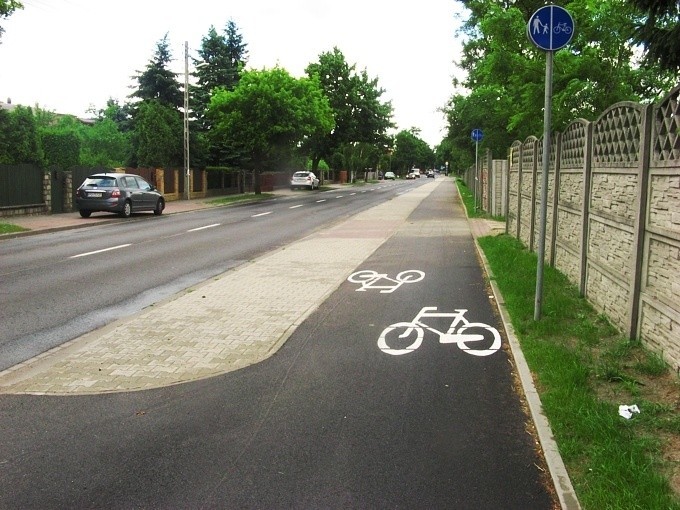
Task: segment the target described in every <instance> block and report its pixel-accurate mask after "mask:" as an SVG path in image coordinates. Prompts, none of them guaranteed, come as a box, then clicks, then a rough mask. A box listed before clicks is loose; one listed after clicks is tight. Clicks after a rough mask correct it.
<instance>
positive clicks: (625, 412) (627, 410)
mask: <svg viewBox="0 0 680 510" xmlns="http://www.w3.org/2000/svg"><path fill="white" fill-rule="evenodd" d="M634 413H637V414H640V408H639V407H638V406H637V405H635V404H633V405H632V406H627V405H620V406H619V415H621V416H623V417H624V418H625V419H626V420H630V419H631V418H632V417H633V414H634Z"/></svg>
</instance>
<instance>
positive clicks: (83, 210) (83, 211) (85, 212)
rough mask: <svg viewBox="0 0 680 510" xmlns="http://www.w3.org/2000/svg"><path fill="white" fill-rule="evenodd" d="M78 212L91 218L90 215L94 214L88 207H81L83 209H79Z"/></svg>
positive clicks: (84, 216)
mask: <svg viewBox="0 0 680 510" xmlns="http://www.w3.org/2000/svg"><path fill="white" fill-rule="evenodd" d="M78 212H79V213H80V215H81V216H82V217H83V218H89V217H90V215H91V214H92V211H88V210H87V209H81V210H80V211H78Z"/></svg>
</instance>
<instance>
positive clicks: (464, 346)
mask: <svg viewBox="0 0 680 510" xmlns="http://www.w3.org/2000/svg"><path fill="white" fill-rule="evenodd" d="M423 278H425V273H424V272H422V271H419V270H414V269H411V270H407V271H402V272H400V273H398V274H397V275H396V276H395V277H394V278H392V277H390V276H388V274H387V273H379V272H377V271H372V270H363V271H357V272H355V273H352V274H351V275H350V276H349V277H348V278H347V281H349V282H351V283H357V284H360V287H359V288H358V289H356V292H367V291H371V290H374V291H378V292H379V293H380V294H391V293H392V292H394V291H396V290H397V289H399V288H400V287H401V286H402V285H404V284H407V283H417V282H420V281H422V280H423ZM467 312H468V310H466V309H456V310H454V311H453V312H440V311H438V309H437V307H436V306H425V307H422V308H421V309H420V311H419V312H418V313H417V314H416V316H415V317H414V318H412V319H411V320H409V321H405V322H395V323H394V324H390V325H389V326H387V327H386V328H385V329H384V330H383V331H382V333H381V334H380V337H379V338H378V348H379V349H380V350H381V351H382V352H384V353H385V354H390V355H392V356H401V355H404V354H410V353H412V352H413V351H415V350H416V349H418V348H419V347H420V346H421V345H422V343H423V339H424V338H425V333H426V332H429V333H431V334H433V335H435V336H436V337H438V339H439V343H440V344H456V345H457V346H458V348H459V349H461V350H462V351H463V352H466V353H467V354H471V355H473V356H489V355H491V354H493V353H495V352H496V351H498V350H499V349H500V348H501V335H500V333H499V332H498V330H497V329H496V328H494V327H493V326H490V325H488V324H484V323H481V322H470V321H469V320H468V319H467V318H466V317H465V314H466V313H467ZM426 320H427V322H426ZM432 320H435V321H439V322H440V321H442V320H444V324H448V326H445V327H442V326H437V327H435V326H434V325H433V322H432ZM428 323H429V324H428ZM437 328H441V329H437ZM429 336H431V335H429Z"/></svg>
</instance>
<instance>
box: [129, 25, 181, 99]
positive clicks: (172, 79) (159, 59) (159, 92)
mask: <svg viewBox="0 0 680 510" xmlns="http://www.w3.org/2000/svg"><path fill="white" fill-rule="evenodd" d="M172 60H173V59H172V53H171V51H170V48H169V46H168V34H165V36H164V37H163V39H161V40H160V41H158V43H156V51H155V52H154V55H153V58H151V60H149V63H148V64H147V66H146V69H145V70H144V71H137V72H138V73H139V74H137V75H136V76H134V78H135V79H136V80H137V89H136V90H135V91H134V92H133V93H132V94H131V95H130V97H131V98H136V99H139V100H141V101H151V100H153V101H157V102H159V103H161V104H163V105H166V106H169V107H171V108H175V109H179V108H181V107H182V105H183V104H184V94H183V93H182V91H181V89H180V85H179V82H178V81H177V75H176V74H175V73H174V72H172V71H171V70H170V69H169V66H170V62H172Z"/></svg>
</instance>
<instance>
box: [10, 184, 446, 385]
mask: <svg viewBox="0 0 680 510" xmlns="http://www.w3.org/2000/svg"><path fill="white" fill-rule="evenodd" d="M443 182H445V180H444V179H440V180H437V181H433V182H429V183H428V184H426V185H424V186H421V187H418V188H415V189H414V190H413V191H411V192H409V193H406V194H404V195H401V196H399V197H397V198H395V199H393V200H390V201H388V202H385V203H384V204H381V205H379V206H377V207H375V208H373V209H371V210H370V211H367V212H364V213H360V214H358V215H356V216H354V217H353V218H351V219H349V220H347V221H345V222H344V223H341V224H339V225H337V226H335V227H333V228H331V229H328V230H324V231H321V232H319V233H316V234H314V235H311V236H309V237H307V238H305V239H303V240H301V241H299V242H296V243H293V244H292V245H289V246H286V247H285V248H282V249H280V250H277V251H274V252H272V253H268V254H266V255H264V256H262V257H260V258H258V259H257V260H255V261H254V262H252V263H250V264H247V265H244V266H240V267H239V268H237V269H235V270H233V271H229V272H227V273H225V274H223V275H221V276H220V277H218V278H217V279H213V280H211V281H208V282H205V283H203V284H201V285H198V286H195V287H193V288H190V289H187V290H185V291H184V292H182V293H179V294H178V295H176V296H174V297H172V298H170V299H168V300H166V301H164V302H161V303H157V304H155V305H154V306H151V307H148V308H147V309H145V310H144V311H142V312H140V313H138V314H136V315H134V316H132V317H127V318H125V319H121V320H119V321H116V322H114V323H112V324H110V325H108V326H106V327H104V328H101V329H99V330H97V331H94V332H92V333H90V334H87V335H84V336H82V337H80V338H76V339H74V340H72V341H70V342H68V343H66V344H64V345H62V346H60V347H58V348H55V349H52V350H50V351H48V352H46V353H44V354H42V355H41V356H38V357H36V358H33V359H31V360H28V361H26V362H24V363H21V364H19V365H17V366H15V367H13V368H11V369H9V370H6V371H4V372H3V373H0V391H2V392H4V393H30V394H50V395H76V394H92V393H107V392H117V391H130V390H142V389H150V388H157V387H161V386H167V385H171V384H177V383H180V382H185V381H191V380H197V379H201V378H204V377H210V376H214V375H217V374H221V373H225V372H228V371H231V370H236V369H239V368H242V367H245V366H247V365H250V364H253V363H257V362H259V361H262V360H263V359H265V358H267V357H268V356H270V355H271V354H273V353H274V352H276V350H277V349H278V348H279V347H280V346H281V345H282V343H283V342H285V340H286V339H287V338H288V336H289V335H290V334H291V332H292V331H294V329H295V328H296V327H297V325H299V324H300V323H301V322H302V321H303V320H304V319H305V318H306V317H307V315H309V314H310V313H311V312H312V311H313V310H314V309H316V307H317V306H318V305H319V304H320V303H321V302H323V300H324V299H325V298H326V297H327V296H328V295H329V294H330V293H331V292H333V291H334V290H335V289H336V288H337V287H338V286H339V285H340V284H341V283H342V282H343V281H344V280H345V279H346V278H347V276H348V275H349V274H351V272H352V271H354V269H355V268H356V267H357V266H358V265H360V264H361V262H362V261H363V260H365V259H366V258H367V257H368V256H369V255H371V254H372V253H373V252H374V251H375V250H376V249H377V248H378V247H379V246H380V245H381V244H382V243H383V242H385V241H386V240H387V239H388V238H389V237H390V236H391V235H392V233H393V232H395V231H396V229H397V228H398V227H399V226H400V225H401V224H402V223H403V222H404V221H405V220H406V218H407V217H408V215H409V214H410V213H411V211H413V210H414V209H415V208H416V207H417V206H418V204H419V203H420V202H421V201H422V200H423V199H424V198H425V197H427V196H428V195H429V194H430V192H431V191H432V189H433V188H434V187H435V186H438V185H440V184H442V183H443ZM448 182H450V181H448ZM192 204H193V205H194V207H193V208H194V209H195V208H200V207H206V206H207V205H206V204H205V201H201V202H199V201H192ZM168 206H169V207H168V212H171V210H172V208H173V207H172V203H170V204H168ZM184 208H185V210H187V209H189V207H188V202H186V203H185V205H184ZM75 215H77V213H75ZM71 216H73V214H72V213H70V214H68V215H52V216H50V217H49V218H42V219H35V220H32V219H30V218H27V219H26V221H27V222H28V221H29V220H31V221H36V223H35V224H34V226H37V225H41V226H42V225H44V228H43V229H42V230H49V229H54V228H68V227H69V225H70V222H71V221H72V220H73V218H71ZM50 219H51V220H52V224H51V225H49V220H50ZM75 219H76V220H78V221H80V222H82V219H81V218H79V217H77V218H75ZM39 221H42V222H44V223H38V222H39ZM26 224H27V223H26ZM87 224H91V223H90V222H87ZM378 225H379V227H378ZM310 256H313V257H314V258H315V259H323V260H325V261H327V263H326V264H325V265H324V267H325V270H324V272H323V273H318V274H310V275H300V273H299V272H298V271H295V270H294V268H295V267H296V265H297V264H298V263H299V261H300V260H301V259H305V258H309V257H310ZM293 275H294V277H293ZM272 303H276V306H272Z"/></svg>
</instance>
